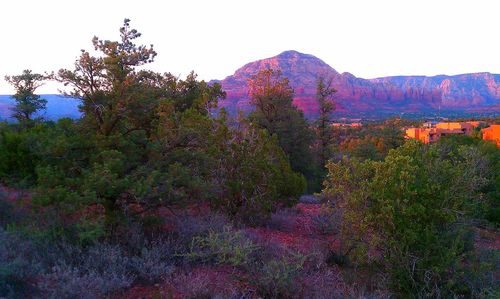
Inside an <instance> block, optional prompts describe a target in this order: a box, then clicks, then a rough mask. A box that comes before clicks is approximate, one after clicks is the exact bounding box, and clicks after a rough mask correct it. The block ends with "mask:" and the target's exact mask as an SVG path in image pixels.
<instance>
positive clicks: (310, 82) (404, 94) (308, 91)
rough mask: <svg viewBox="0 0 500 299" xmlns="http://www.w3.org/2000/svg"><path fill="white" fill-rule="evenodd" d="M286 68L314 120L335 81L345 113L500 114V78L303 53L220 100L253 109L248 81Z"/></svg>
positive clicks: (52, 104)
mask: <svg viewBox="0 0 500 299" xmlns="http://www.w3.org/2000/svg"><path fill="white" fill-rule="evenodd" d="M269 67H271V68H275V69H280V70H281V71H282V73H283V75H284V76H286V77H287V78H288V79H289V80H290V84H291V85H292V87H293V88H294V90H295V95H294V104H295V105H296V106H297V107H299V108H300V109H301V110H302V111H304V114H305V116H306V117H307V118H309V119H314V118H315V117H317V116H318V104H317V103H316V80H317V78H318V76H320V75H322V76H324V77H327V78H332V80H333V87H334V88H335V89H337V90H338V92H337V93H336V94H335V97H336V100H335V101H336V111H337V112H338V113H342V114H343V115H353V116H354V115H356V116H359V115H368V116H374V115H387V114H400V113H433V112H435V111H459V112H471V113H481V112H484V111H488V112H490V113H491V112H493V113H494V114H495V115H497V114H500V74H491V73H472V74H462V75H454V76H447V75H438V76H431V77H428V76H393V77H383V78H376V79H363V78H358V77H356V76H354V75H352V74H350V73H347V72H346V73H339V72H337V71H336V70H335V69H334V68H332V67H331V66H329V65H328V64H327V63H325V62H324V61H322V60H321V59H319V58H317V57H315V56H313V55H310V54H303V53H299V52H297V51H285V52H283V53H281V54H279V55H277V56H275V57H271V58H266V59H261V60H257V61H254V62H250V63H247V64H245V65H244V66H243V67H241V68H239V69H238V70H236V72H235V73H234V74H233V75H231V76H228V77H226V78H225V79H224V80H212V81H211V82H220V83H221V84H222V87H223V89H224V90H225V91H226V92H227V98H226V99H224V100H222V101H220V102H219V107H224V108H226V110H228V112H229V113H230V114H233V115H236V113H237V111H238V110H242V111H244V112H249V111H252V110H253V109H254V108H253V105H252V104H251V102H250V98H249V94H248V79H249V78H251V77H252V76H253V75H254V74H256V73H257V72H258V71H259V70H260V69H263V68H269ZM41 96H42V97H44V98H45V99H47V100H48V104H47V111H45V112H42V115H43V116H45V118H47V119H52V120H55V119H58V118H61V117H71V118H79V117H80V116H81V113H80V112H79V110H78V104H79V100H78V99H75V98H68V97H64V96H62V95H41ZM13 103H14V100H13V99H12V97H11V96H10V95H0V120H3V119H8V118H9V117H10V115H11V114H12V112H11V110H10V108H11V107H12V105H13Z"/></svg>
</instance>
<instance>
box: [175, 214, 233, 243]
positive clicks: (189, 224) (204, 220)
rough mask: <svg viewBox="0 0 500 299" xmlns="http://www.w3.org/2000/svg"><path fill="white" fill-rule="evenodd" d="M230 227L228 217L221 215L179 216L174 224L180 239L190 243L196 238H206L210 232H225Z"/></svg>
mask: <svg viewBox="0 0 500 299" xmlns="http://www.w3.org/2000/svg"><path fill="white" fill-rule="evenodd" d="M229 225H230V222H229V221H228V219H227V217H226V216H224V215H222V214H219V213H210V214H205V215H201V216H189V215H179V216H177V217H176V218H175V223H174V226H175V230H176V232H177V234H178V236H179V238H181V239H182V240H183V241H185V242H188V243H189V242H191V240H192V239H193V238H194V237H199V236H205V235H207V234H208V233H209V232H215V233H220V232H223V231H224V228H225V227H227V226H229Z"/></svg>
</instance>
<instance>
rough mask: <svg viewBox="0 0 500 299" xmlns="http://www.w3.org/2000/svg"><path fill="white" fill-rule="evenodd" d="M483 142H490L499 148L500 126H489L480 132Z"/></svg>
mask: <svg viewBox="0 0 500 299" xmlns="http://www.w3.org/2000/svg"><path fill="white" fill-rule="evenodd" d="M481 132H482V133H483V140H491V141H493V142H495V143H496V145H497V147H499V148H500V125H491V126H489V127H488V128H484V129H482V130H481Z"/></svg>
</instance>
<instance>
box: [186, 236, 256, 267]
mask: <svg viewBox="0 0 500 299" xmlns="http://www.w3.org/2000/svg"><path fill="white" fill-rule="evenodd" d="M257 248H258V247H257V245H255V244H254V243H253V242H252V241H251V240H249V239H247V238H246V237H245V236H244V235H243V233H242V232H241V231H234V230H232V229H231V228H229V227H226V228H225V229H224V231H223V232H220V233H217V232H209V233H208V235H206V236H197V237H194V238H193V240H192V243H191V248H190V251H189V253H187V254H185V257H186V258H188V260H191V261H198V262H203V263H215V264H228V265H232V266H245V265H248V264H249V263H250V262H251V261H252V259H253V253H254V252H255V251H256V249H257Z"/></svg>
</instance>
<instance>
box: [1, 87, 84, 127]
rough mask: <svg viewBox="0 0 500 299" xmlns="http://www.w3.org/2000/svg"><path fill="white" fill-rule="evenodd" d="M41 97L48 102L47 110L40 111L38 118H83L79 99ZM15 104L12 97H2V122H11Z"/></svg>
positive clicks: (46, 95)
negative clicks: (79, 107) (79, 108)
mask: <svg viewBox="0 0 500 299" xmlns="http://www.w3.org/2000/svg"><path fill="white" fill-rule="evenodd" d="M40 96H41V97H42V98H44V99H46V100H47V110H45V111H40V113H38V114H37V116H43V117H44V118H45V119H49V120H57V119H59V118H63V117H69V118H79V117H80V116H81V113H80V111H79V110H78V105H79V103H80V101H79V100H78V99H75V98H70V97H65V96H63V95H58V94H44V95H40ZM14 104H15V101H14V99H13V98H12V96H10V95H0V121H1V120H11V115H12V110H11V108H12V107H13V106H14Z"/></svg>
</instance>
